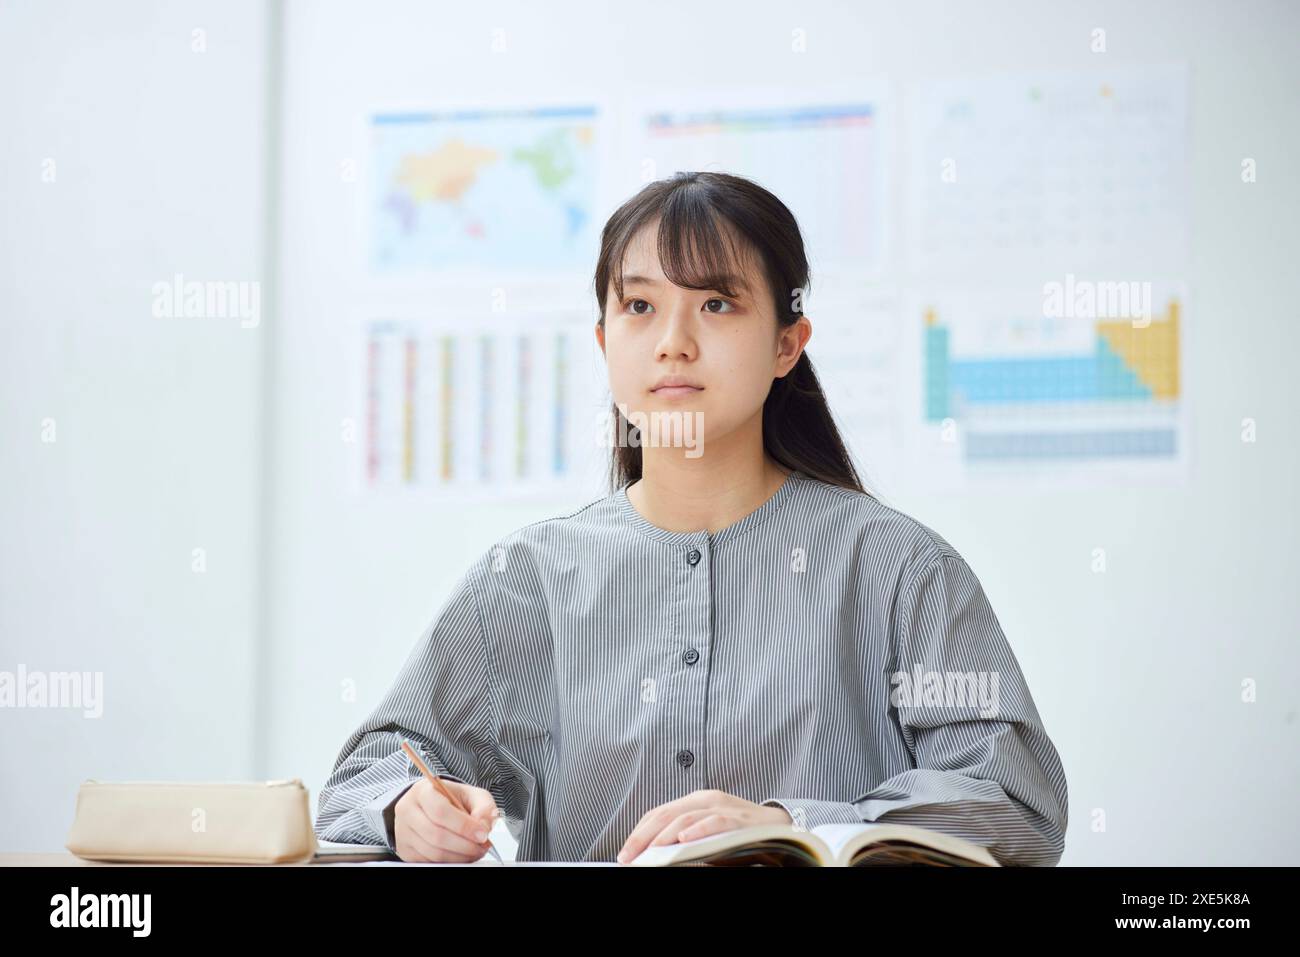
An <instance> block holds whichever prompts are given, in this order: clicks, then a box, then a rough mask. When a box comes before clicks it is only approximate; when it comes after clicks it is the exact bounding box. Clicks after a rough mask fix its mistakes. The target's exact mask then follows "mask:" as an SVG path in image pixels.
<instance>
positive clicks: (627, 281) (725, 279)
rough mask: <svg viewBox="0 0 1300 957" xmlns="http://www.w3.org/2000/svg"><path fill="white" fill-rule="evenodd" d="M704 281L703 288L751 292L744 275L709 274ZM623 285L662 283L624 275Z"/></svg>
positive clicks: (646, 278) (647, 278) (656, 280)
mask: <svg viewBox="0 0 1300 957" xmlns="http://www.w3.org/2000/svg"><path fill="white" fill-rule="evenodd" d="M704 281H705V283H706V284H707V285H705V287H704V288H706V289H713V290H716V291H717V292H722V290H723V289H724V288H725V289H734V288H737V287H739V288H740V289H741V290H743V291H744V292H747V293H751V292H752V291H751V290H750V288H749V283H748V282H747V281H746V280H745V277H744V276H735V275H731V274H727V275H723V276H709V277H708V278H706V279H705V280H704ZM623 285H624V286H660V285H663V283H661V282H660V281H659V280H658V279H651V278H649V277H648V276H624V277H623Z"/></svg>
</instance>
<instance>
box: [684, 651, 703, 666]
mask: <svg viewBox="0 0 1300 957" xmlns="http://www.w3.org/2000/svg"><path fill="white" fill-rule="evenodd" d="M699 660H700V653H699V652H698V651H696V650H695V649H694V648H688V649H687V650H686V651H685V653H683V655H682V661H684V662H686V663H687V664H688V665H693V664H695V662H697V661H699Z"/></svg>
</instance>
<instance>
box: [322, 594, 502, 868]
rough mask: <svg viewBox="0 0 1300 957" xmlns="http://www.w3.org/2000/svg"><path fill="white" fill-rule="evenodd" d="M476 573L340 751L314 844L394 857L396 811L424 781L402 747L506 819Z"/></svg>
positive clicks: (324, 794) (439, 615)
mask: <svg viewBox="0 0 1300 957" xmlns="http://www.w3.org/2000/svg"><path fill="white" fill-rule="evenodd" d="M473 574H474V570H473V569H471V570H470V572H468V573H467V574H466V575H465V576H463V577H462V578H461V580H460V581H459V582H458V583H457V584H456V586H455V588H454V589H453V591H452V594H451V596H450V597H449V598H448V599H447V600H446V602H445V603H444V604H443V606H442V608H441V609H440V610H439V611H438V613H437V615H436V616H435V618H434V620H433V622H432V623H431V624H430V625H429V626H428V627H426V628H425V630H424V632H423V634H422V635H421V636H420V638H419V640H418V641H417V642H416V645H415V647H414V649H413V650H412V651H411V653H410V655H409V656H408V658H407V660H406V663H405V664H404V665H403V667H402V669H401V671H400V673H399V674H398V676H397V680H396V681H395V682H394V684H393V686H392V688H390V689H389V691H388V693H387V694H386V695H385V697H384V698H383V700H382V701H381V702H380V704H379V706H378V707H376V708H375V710H374V711H373V712H372V713H371V714H370V716H369V717H368V718H367V719H366V720H365V721H364V722H363V723H362V724H361V726H360V727H358V728H357V729H356V730H355V731H354V732H353V733H352V735H351V736H350V737H349V738H348V740H347V742H346V743H345V744H344V745H343V749H342V751H340V753H339V756H338V758H337V760H336V761H335V763H334V769H333V772H332V773H331V774H330V776H329V778H328V780H327V781H326V782H325V786H324V788H323V789H322V790H321V793H320V801H319V807H318V812H317V817H316V824H315V829H316V834H317V836H319V837H320V838H321V839H323V840H328V841H341V842H349V843H357V844H382V845H384V846H386V847H388V848H389V849H390V850H395V849H396V848H395V842H394V837H393V807H394V805H395V804H396V802H397V800H398V799H399V798H400V797H401V796H402V794H403V793H405V791H406V789H407V788H408V787H410V786H411V784H413V783H414V782H415V781H418V780H419V779H420V776H421V775H420V772H419V771H418V770H417V769H416V768H415V766H414V765H413V764H412V763H411V761H410V759H409V758H408V757H407V756H406V753H405V752H404V751H402V750H401V745H402V742H403V741H409V742H410V743H411V746H412V747H413V748H415V749H416V751H418V752H419V753H420V755H421V757H422V758H423V759H424V761H425V763H426V764H428V766H429V770H431V771H433V772H434V773H435V774H438V775H440V776H444V777H447V778H449V779H451V780H453V781H459V782H460V783H462V784H471V785H474V786H476V787H482V788H486V789H487V790H489V791H491V792H492V793H493V798H494V799H495V800H496V801H497V804H498V806H499V807H502V811H503V813H505V811H506V808H505V807H504V798H505V796H506V793H507V784H508V775H507V774H503V772H502V763H501V762H500V760H499V759H498V757H497V751H496V735H495V732H494V727H495V721H494V719H493V714H492V702H491V696H490V687H491V686H490V678H489V670H488V662H487V654H486V647H485V643H484V636H483V632H482V621H481V617H480V614H479V608H478V602H477V597H476V591H475V587H474V580H473Z"/></svg>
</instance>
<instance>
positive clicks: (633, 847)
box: [618, 791, 703, 862]
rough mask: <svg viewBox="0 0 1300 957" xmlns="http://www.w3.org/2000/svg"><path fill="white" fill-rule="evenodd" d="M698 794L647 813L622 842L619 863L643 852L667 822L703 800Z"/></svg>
mask: <svg viewBox="0 0 1300 957" xmlns="http://www.w3.org/2000/svg"><path fill="white" fill-rule="evenodd" d="M700 794H701V792H699V791H696V792H692V793H691V794H689V795H687V796H686V797H684V798H678V799H677V800H675V801H669V802H668V803H667V804H661V805H659V806H658V807H656V808H652V809H651V810H649V811H647V812H646V813H645V814H644V815H643V816H642V818H641V821H640V822H639V823H638V824H637V826H636V827H634V828H633V829H632V833H631V834H629V835H628V836H627V840H626V841H624V842H623V849H622V850H620V851H619V852H618V859H619V861H621V862H627V861H630V860H632V859H633V858H635V857H636V856H637V855H638V854H640V853H641V852H642V851H644V850H645V849H646V848H647V847H648V846H649V845H650V842H651V841H652V840H654V838H655V835H657V834H658V833H659V832H660V831H662V830H663V829H664V827H665V825H667V824H668V822H669V821H671V820H672V819H673V818H675V817H677V816H678V815H679V814H681V813H683V812H684V811H686V810H689V809H690V806H691V805H692V804H696V803H698V802H699V801H700V800H703V798H702V797H697V795H700Z"/></svg>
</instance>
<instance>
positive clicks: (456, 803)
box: [402, 741, 505, 864]
mask: <svg viewBox="0 0 1300 957" xmlns="http://www.w3.org/2000/svg"><path fill="white" fill-rule="evenodd" d="M402 750H403V751H405V752H406V756H407V757H408V758H410V759H411V763H412V764H414V765H415V766H416V767H417V768H419V770H420V773H421V774H423V775H424V776H425V777H426V778H428V779H429V783H430V784H432V785H433V786H434V787H435V788H437V789H438V793H439V794H441V795H442V796H443V797H445V798H446V799H447V800H448V801H450V802H451V806H452V807H454V808H456V810H458V811H463V812H464V813H466V814H469V808H467V807H465V805H463V804H461V803H460V799H459V798H458V797H456V795H454V794H452V793H451V790H450V789H449V788H448V787H447V785H445V784H443V783H442V778H440V777H438V775H436V774H434V773H433V772H432V771H430V770H429V768H428V766H427V765H426V764H425V763H424V762H423V761H422V760H420V756H419V755H418V754H416V753H415V749H414V748H413V747H411V744H410V742H408V741H403V742H402ZM488 853H490V854H491V855H492V856H493V857H495V858H496V859H497V861H498V862H499V863H502V864H504V863H505V862H504V861H502V860H501V854H500V853H499V852H498V851H497V849H496V847H494V846H493V845H492V844H491V843H490V842H489V843H488Z"/></svg>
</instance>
